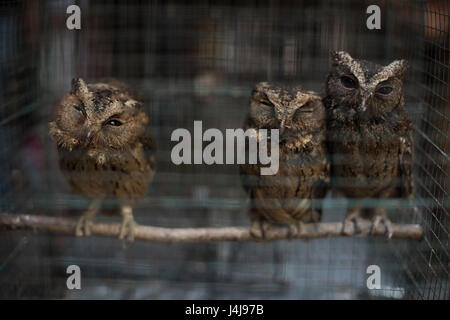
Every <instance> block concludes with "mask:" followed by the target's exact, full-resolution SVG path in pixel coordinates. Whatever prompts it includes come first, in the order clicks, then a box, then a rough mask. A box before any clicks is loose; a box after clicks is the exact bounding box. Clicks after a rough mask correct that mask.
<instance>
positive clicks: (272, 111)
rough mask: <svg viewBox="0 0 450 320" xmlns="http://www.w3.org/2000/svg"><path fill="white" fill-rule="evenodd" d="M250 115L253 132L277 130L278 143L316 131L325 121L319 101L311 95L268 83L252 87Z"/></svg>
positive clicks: (314, 95) (298, 89) (300, 89)
mask: <svg viewBox="0 0 450 320" xmlns="http://www.w3.org/2000/svg"><path fill="white" fill-rule="evenodd" d="M249 114H250V120H251V121H252V123H253V126H254V127H255V128H259V129H279V133H280V141H289V140H291V139H296V138H298V134H299V133H300V134H309V133H312V132H314V131H318V130H320V129H321V128H323V125H324V121H325V109H324V107H323V104H322V101H321V99H320V97H319V96H317V95H316V94H315V93H314V92H311V91H304V90H302V88H301V87H299V86H287V85H277V84H273V83H269V82H261V83H258V84H257V85H256V86H255V87H254V89H253V91H252V94H251V99H250V112H249Z"/></svg>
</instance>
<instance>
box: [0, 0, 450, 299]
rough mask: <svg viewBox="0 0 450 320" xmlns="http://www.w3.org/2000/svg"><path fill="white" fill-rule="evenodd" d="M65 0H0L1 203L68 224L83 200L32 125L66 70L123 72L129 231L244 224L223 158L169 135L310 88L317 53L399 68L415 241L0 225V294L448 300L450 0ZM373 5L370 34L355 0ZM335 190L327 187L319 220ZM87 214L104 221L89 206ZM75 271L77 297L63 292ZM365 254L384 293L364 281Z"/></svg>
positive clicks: (236, 121) (407, 213) (320, 65)
mask: <svg viewBox="0 0 450 320" xmlns="http://www.w3.org/2000/svg"><path fill="white" fill-rule="evenodd" d="M75 3H76V4H77V5H78V6H79V7H80V8H81V12H82V20H81V30H68V29H67V28H66V23H65V22H66V19H67V16H68V15H67V13H66V8H67V7H68V6H69V5H71V4H73V1H39V2H37V1H3V2H2V4H1V5H0V37H1V42H0V61H1V64H0V212H5V213H11V214H13V213H30V214H38V215H50V216H67V217H73V218H75V217H78V216H79V215H80V214H81V212H82V210H83V209H84V208H85V206H86V201H85V200H84V199H82V198H81V197H78V196H77V195H76V194H74V193H73V192H72V191H71V190H70V188H69V186H68V185H67V183H66V182H65V180H64V178H63V177H62V174H61V172H60V170H59V168H58V160H57V153H56V150H55V146H54V145H53V143H52V142H51V141H50V139H49V137H48V131H47V130H48V128H47V124H48V122H49V121H50V120H51V119H52V116H53V112H54V108H55V106H56V104H57V102H58V100H59V99H61V97H62V96H63V94H64V93H65V92H67V91H68V90H69V88H70V81H71V79H72V78H73V77H76V76H77V77H83V78H85V79H86V80H87V81H89V82H92V81H96V80H98V79H101V78H105V77H108V78H110V77H113V78H117V79H120V80H122V81H124V82H126V83H127V84H129V85H130V86H132V87H133V88H135V89H136V90H137V91H138V92H139V93H140V94H141V95H142V96H143V97H144V99H145V100H146V105H147V106H148V110H149V112H150V114H151V119H152V120H151V121H152V126H153V129H154V132H153V133H154V135H155V138H156V141H157V145H158V153H157V163H158V165H157V174H156V176H155V179H154V181H153V183H152V185H151V187H150V191H149V193H148V195H147V196H146V198H145V199H143V200H142V201H141V202H140V203H139V205H138V206H137V208H136V209H135V217H136V220H137V222H138V223H139V224H143V225H155V226H166V227H183V226H184V227H208V226H231V225H242V226H245V225H249V221H248V217H247V215H246V210H247V206H248V202H247V199H246V195H245V193H244V191H243V189H242V187H241V182H240V178H239V174H238V167H237V166H236V165H235V166H233V165H227V166H225V165H222V166H221V165H211V166H207V165H182V166H175V165H174V164H172V163H171V162H170V150H171V148H172V146H173V143H172V142H171V141H170V134H171V132H172V131H173V130H174V129H176V128H187V129H189V130H192V128H193V121H194V120H202V121H203V128H204V129H206V128H218V129H220V130H221V131H222V132H224V130H225V129H226V128H239V127H241V125H242V123H243V120H244V117H245V113H246V107H247V104H248V99H249V94H250V91H251V88H252V86H253V85H254V84H255V83H256V82H259V81H262V80H277V81H286V82H298V83H301V84H302V86H303V87H305V88H307V89H309V90H315V91H318V92H323V88H324V80H325V76H326V74H327V72H328V70H329V52H330V50H336V49H339V50H342V49H344V50H346V51H348V52H350V53H351V54H352V55H353V56H354V57H361V58H364V59H367V60H373V61H376V62H378V63H383V64H386V63H389V62H390V61H392V60H394V59H398V58H405V59H408V61H409V66H410V70H409V72H408V75H407V77H406V78H407V79H406V84H405V99H406V103H405V105H406V106H407V108H408V110H409V112H410V114H411V116H412V117H413V120H414V139H415V140H414V141H415V164H414V177H415V186H416V195H415V203H416V204H417V205H418V206H419V209H420V210H419V211H420V213H421V214H420V216H417V215H413V214H412V213H411V210H408V209H410V208H406V210H404V208H399V209H395V208H394V209H392V210H390V211H389V216H390V218H391V219H392V220H393V221H394V222H396V223H420V224H421V225H422V226H423V229H424V239H423V240H422V241H421V242H417V241H411V240H403V239H395V240H391V241H386V240H385V239H382V238H357V237H352V238H333V239H329V238H325V239H316V240H311V241H307V242H303V241H279V242H271V243H265V244H260V243H227V242H224V243H201V244H199V243H192V244H188V243H186V244H176V245H168V244H160V243H148V242H145V243H144V242H139V241H137V242H135V243H133V244H132V245H131V246H129V247H128V248H127V249H125V250H124V249H123V248H122V244H121V242H120V241H119V240H117V239H113V238H111V239H110V238H98V237H90V238H76V237H67V236H59V235H56V234H45V233H35V232H32V231H23V230H22V231H18V230H7V231H1V233H0V297H1V298H86V299H89V298H123V299H129V298H162V299H164V298H166V299H167V298H191V299H197V298H199V299H222V298H232V299H240V298H241V299H244V298H250V299H260V298H272V299H411V298H413V299H448V298H449V289H448V287H449V277H448V276H449V250H448V248H449V243H448V221H449V212H448V207H449V191H448V181H449V179H448V175H449V156H448V154H449V144H450V142H449V141H450V140H449V138H448V134H449V116H450V115H449V110H450V108H449V88H448V87H449V84H448V82H449V26H448V24H449V4H448V2H447V1H436V0H435V1H420V0H416V1H413V0H402V1H395V2H394V1H327V0H314V1H308V0H306V1H280V2H275V1H239V2H231V3H230V2H227V1H217V2H216V1H214V2H210V1H194V2H192V1H178V0H174V1H170V2H164V1H150V2H146V1H127V2H119V1H89V0H82V1H75ZM371 4H377V5H378V6H379V7H380V8H381V18H382V22H381V25H382V28H381V30H368V29H367V27H366V19H367V16H368V15H367V14H366V8H367V7H368V6H369V5H371ZM345 212H346V200H345V199H338V198H331V197H327V198H326V199H325V203H324V213H323V221H342V220H343V219H344V217H345ZM98 219H99V220H100V221H102V220H104V221H108V222H110V221H118V218H114V217H113V218H111V217H107V218H105V217H104V216H101V215H99V216H98ZM71 264H75V265H78V266H80V268H81V269H82V272H83V273H82V275H83V280H82V281H83V290H73V291H70V290H67V288H66V276H67V275H66V273H65V271H66V267H67V266H68V265H71ZM369 265H378V266H379V267H380V269H381V272H382V273H381V274H382V278H381V289H375V290H374V289H372V290H369V289H368V288H367V286H366V280H367V277H368V274H367V273H366V269H367V267H368V266H369Z"/></svg>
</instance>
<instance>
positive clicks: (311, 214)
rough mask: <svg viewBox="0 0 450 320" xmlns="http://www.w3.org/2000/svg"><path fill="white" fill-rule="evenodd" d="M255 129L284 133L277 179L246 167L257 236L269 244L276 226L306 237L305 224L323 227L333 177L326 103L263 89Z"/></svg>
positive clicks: (256, 92) (254, 104)
mask: <svg viewBox="0 0 450 320" xmlns="http://www.w3.org/2000/svg"><path fill="white" fill-rule="evenodd" d="M250 128H251V129H255V130H256V132H258V130H259V129H278V130H279V131H278V132H279V153H280V154H279V169H278V172H277V173H276V174H274V175H260V168H261V165H260V164H243V165H241V166H240V174H241V178H242V182H243V186H244V189H245V190H246V191H247V193H248V195H249V197H250V200H251V205H250V210H249V215H250V218H251V220H252V227H251V233H252V235H253V236H255V237H257V238H264V236H265V234H266V233H267V231H268V229H270V227H271V226H273V225H274V224H282V225H287V226H288V227H289V230H290V231H292V232H301V228H302V225H303V223H307V222H319V221H320V219H321V215H322V210H321V206H320V205H319V203H320V200H321V199H323V198H324V197H325V194H326V191H327V184H328V180H329V173H330V165H329V162H328V159H327V149H326V113H325V108H324V106H323V104H322V100H321V98H320V97H319V96H317V95H316V94H315V93H313V92H310V91H304V90H302V88H301V87H299V86H282V85H275V84H272V83H268V82H261V83H258V84H257V85H256V86H255V87H254V89H253V91H252V93H251V98H250V105H249V110H248V116H247V118H246V120H245V122H244V125H243V129H244V130H247V129H250ZM270 143H271V141H268V144H270ZM247 148H248V146H247Z"/></svg>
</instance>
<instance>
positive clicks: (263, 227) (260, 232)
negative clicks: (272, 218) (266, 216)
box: [250, 220, 271, 240]
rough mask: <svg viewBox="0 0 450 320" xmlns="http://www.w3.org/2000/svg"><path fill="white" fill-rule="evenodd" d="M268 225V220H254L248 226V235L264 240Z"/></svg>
mask: <svg viewBox="0 0 450 320" xmlns="http://www.w3.org/2000/svg"><path fill="white" fill-rule="evenodd" d="M270 227H271V224H270V222H267V221H261V220H257V221H254V222H253V223H252V226H251V227H250V235H251V236H252V237H253V238H256V239H259V240H264V239H265V238H266V235H267V232H268V231H269V229H270Z"/></svg>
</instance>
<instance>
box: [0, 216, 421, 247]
mask: <svg viewBox="0 0 450 320" xmlns="http://www.w3.org/2000/svg"><path fill="white" fill-rule="evenodd" d="M75 225H76V220H74V219H68V218H60V217H48V216H37V215H26V214H5V213H1V214H0V229H32V230H36V231H43V232H51V233H57V234H67V235H75ZM119 227H120V224H118V223H95V224H93V225H92V229H91V231H92V236H102V237H117V236H118V235H119ZM359 227H360V229H361V232H359V233H357V232H355V230H354V228H352V229H350V232H349V234H348V235H344V234H342V232H341V230H342V222H325V223H317V224H315V223H309V224H305V227H304V229H303V230H302V232H301V233H299V234H297V235H295V236H290V235H289V230H288V228H286V227H282V226H281V227H274V228H271V229H270V232H269V233H268V234H266V240H283V239H303V240H307V239H315V238H326V237H345V236H359V237H361V236H363V237H371V236H382V237H385V228H384V226H383V225H380V226H379V228H378V230H377V231H376V232H375V233H374V234H371V233H370V228H371V223H370V222H369V221H367V222H365V221H363V222H361V223H360V224H359ZM392 229H393V235H392V238H402V239H411V240H420V239H422V235H423V231H422V227H421V226H420V225H418V224H392ZM135 231H136V232H135V239H138V240H146V241H153V242H165V243H173V242H217V241H259V240H258V239H255V238H254V237H252V236H251V234H250V230H249V228H247V227H222V228H162V227H152V226H144V225H138V226H137V227H136V230H135Z"/></svg>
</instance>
